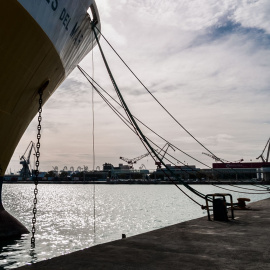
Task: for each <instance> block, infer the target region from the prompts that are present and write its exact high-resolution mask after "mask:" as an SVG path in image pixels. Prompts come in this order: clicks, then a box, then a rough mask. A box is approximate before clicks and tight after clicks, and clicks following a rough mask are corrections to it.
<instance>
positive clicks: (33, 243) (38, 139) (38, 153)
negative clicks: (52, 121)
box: [31, 89, 43, 248]
mask: <svg viewBox="0 0 270 270" xmlns="http://www.w3.org/2000/svg"><path fill="white" fill-rule="evenodd" d="M42 94H43V89H42V90H39V108H38V125H37V130H38V133H37V144H36V170H35V177H34V183H35V189H34V200H33V203H34V207H33V218H32V237H31V248H35V240H36V239H35V232H36V227H35V224H36V214H37V194H38V188H37V186H38V175H39V158H40V151H39V149H40V139H41V134H40V132H41V120H42V117H41V113H42Z"/></svg>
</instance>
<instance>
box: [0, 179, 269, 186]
mask: <svg viewBox="0 0 270 270" xmlns="http://www.w3.org/2000/svg"><path fill="white" fill-rule="evenodd" d="M3 184H34V181H31V180H28V181H22V180H20V181H7V180H4V181H3ZM38 184H70V185H78V184H85V185H86V184H90V185H93V184H95V185H174V184H177V185H182V183H180V182H178V181H174V182H173V183H172V182H168V181H156V182H155V181H143V180H119V181H109V182H108V181H102V180H100V181H70V180H62V181H61V180H58V181H53V180H41V181H39V183H38ZM186 184H190V185H213V184H214V185H270V182H269V181H267V182H254V181H205V182H186Z"/></svg>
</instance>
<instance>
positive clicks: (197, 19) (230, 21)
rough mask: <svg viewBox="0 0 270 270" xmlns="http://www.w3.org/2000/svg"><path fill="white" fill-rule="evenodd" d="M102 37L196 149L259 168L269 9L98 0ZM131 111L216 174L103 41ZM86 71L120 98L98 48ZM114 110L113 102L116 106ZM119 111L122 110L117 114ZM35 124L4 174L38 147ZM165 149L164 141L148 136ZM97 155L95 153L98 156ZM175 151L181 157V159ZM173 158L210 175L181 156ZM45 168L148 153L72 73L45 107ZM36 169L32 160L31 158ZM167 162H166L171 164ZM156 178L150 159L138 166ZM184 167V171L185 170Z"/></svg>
mask: <svg viewBox="0 0 270 270" xmlns="http://www.w3.org/2000/svg"><path fill="white" fill-rule="evenodd" d="M96 4H97V6H98V10H99V13H100V19H101V25H102V33H103V35H104V36H105V37H106V39H107V40H109V42H110V43H111V45H112V46H113V47H114V49H115V50H116V51H117V52H118V54H119V55H120V56H121V57H122V58H123V59H124V60H125V61H126V63H127V64H128V65H129V67H130V68H131V69H132V70H133V72H134V73H135V74H136V75H137V77H138V78H139V79H140V80H141V81H142V82H143V83H144V85H146V86H147V88H148V89H149V90H150V91H151V93H152V94H153V95H154V96H155V97H156V98H157V99H158V100H159V101H160V102H161V103H162V105H163V106H164V107H165V108H166V109H167V110H168V111H169V112H170V113H171V114H172V115H173V116H174V117H175V118H176V119H177V121H178V122H179V123H181V125H183V126H184V127H185V128H186V129H187V130H188V131H189V132H190V133H191V134H192V135H193V136H194V137H195V138H196V139H197V140H199V141H200V142H201V143H202V144H203V145H205V146H206V147H207V148H208V149H209V150H211V151H212V153H214V154H215V155H216V156H218V157H219V158H222V159H225V160H228V161H237V160H240V159H244V161H246V162H249V161H251V160H252V161H257V160H256V158H257V157H258V156H259V155H260V154H261V153H262V151H263V148H264V146H265V144H266V142H267V140H268V138H269V137H270V110H269V100H270V89H269V88H270V76H269V75H270V46H269V45H270V20H269V13H270V1H268V0H257V1H256V0H219V1H216V0H181V1H173V0H114V1H111V0H96ZM100 42H101V46H102V47H103V50H104V53H105V55H106V57H107V60H108V63H109V65H110V67H111V70H112V73H113V75H114V76H115V80H116V82H117V84H118V86H119V89H120V91H121V93H122V95H123V96H124V98H125V100H126V103H127V105H128V106H129V108H130V111H131V112H132V114H133V115H135V116H136V117H137V118H138V119H140V121H142V122H143V123H145V124H146V125H147V126H149V127H150V128H151V129H153V130H154V131H155V132H157V133H158V134H159V135H160V136H162V137H164V138H165V139H166V140H168V141H169V142H170V143H171V144H173V145H175V146H176V147H177V148H179V149H181V150H183V151H185V152H187V153H188V154H189V155H192V156H194V157H195V158H196V159H198V160H200V161H202V162H203V163H205V164H207V165H209V166H211V164H212V162H214V160H213V159H212V158H210V157H209V156H207V155H204V154H202V152H206V150H205V149H203V148H202V147H201V146H200V145H199V144H198V143H197V142H196V141H195V140H194V139H193V138H191V137H190V136H189V135H188V134H187V133H186V132H185V131H184V130H183V129H182V128H181V127H180V126H179V125H178V124H177V123H176V122H175V121H174V120H172V118H171V117H170V116H169V115H168V114H167V113H166V112H165V111H164V110H163V109H162V108H161V106H160V105H158V104H157V102H156V101H155V100H154V99H153V98H152V97H151V96H150V95H149V93H147V91H146V90H145V89H144V88H143V87H142V86H141V85H140V84H139V83H138V81H137V80H136V79H134V77H133V76H132V75H131V73H130V72H129V71H128V70H127V69H126V68H125V66H124V65H123V64H122V63H121V61H119V59H118V57H117V56H116V55H115V54H114V53H113V51H112V50H111V49H110V48H109V46H108V45H107V44H106V42H105V41H104V40H103V39H102V38H101V39H100ZM80 66H81V67H82V68H83V69H84V70H85V71H86V72H87V73H88V74H89V75H91V76H93V77H94V79H95V80H96V81H97V82H98V83H99V84H100V85H101V86H102V87H103V88H104V89H105V90H106V91H108V92H109V93H110V94H111V95H112V96H114V97H116V94H115V92H114V89H113V87H112V85H111V82H110V79H109V77H108V74H107V72H106V69H105V67H104V63H103V61H102V59H101V57H100V52H99V50H98V47H95V49H94V50H93V51H92V52H91V53H89V54H88V55H87V56H86V57H85V58H84V60H83V61H82V62H81V63H80ZM112 103H114V102H113V101H112ZM117 107H118V108H119V106H117ZM36 126H37V117H35V118H34V119H33V121H32V122H31V124H30V125H29V127H28V129H27V130H26V132H25V134H24V135H23V137H22V139H21V141H20V143H19V144H18V146H17V148H16V150H15V152H14V155H13V157H12V160H11V162H10V164H9V166H8V170H7V172H8V173H9V172H13V173H16V172H17V171H18V170H20V169H21V165H20V164H19V157H20V156H22V155H23V153H24V152H25V150H26V148H27V146H28V144H29V142H30V141H34V142H35V140H36V133H37V129H36ZM142 130H143V132H144V133H145V134H146V135H147V136H148V137H149V138H151V139H152V140H153V141H154V142H155V143H156V144H157V145H158V146H159V147H161V148H162V147H163V146H164V145H165V142H164V141H162V140H161V139H160V138H158V137H157V136H155V135H153V134H152V132H150V131H149V130H147V129H146V128H143V127H142ZM93 149H94V151H93ZM174 150H175V151H174ZM174 150H173V149H172V148H169V149H168V153H169V154H171V155H173V156H175V157H176V158H177V159H178V160H180V161H181V162H183V163H184V164H188V165H196V166H197V167H200V168H204V167H205V166H204V165H202V164H200V163H198V162H197V161H195V160H193V159H191V158H190V157H187V156H185V155H184V154H183V153H181V152H180V151H178V150H177V149H174ZM40 152H41V157H40V169H41V170H44V171H48V170H52V169H53V167H55V166H57V167H58V168H59V170H62V169H63V168H64V167H65V166H66V167H67V168H68V169H69V168H70V167H74V168H75V170H76V169H77V168H78V167H79V166H80V167H83V166H87V167H88V169H89V170H93V169H99V168H100V169H102V165H103V164H104V163H105V162H107V163H112V164H113V165H114V166H118V164H119V163H125V162H123V161H122V160H120V158H119V157H120V156H122V157H126V158H135V157H138V156H141V155H143V154H145V153H146V152H147V150H146V149H145V148H144V146H143V145H142V143H141V142H140V140H139V139H138V137H136V135H135V134H134V133H133V132H131V131H130V129H129V128H127V126H126V125H125V124H123V122H122V121H121V120H120V119H119V118H118V117H117V116H116V114H114V113H113V111H112V110H111V109H110V108H109V107H108V105H107V104H106V103H105V102H104V101H103V100H102V99H101V98H100V96H99V95H98V94H97V93H96V92H95V91H94V90H93V89H92V87H91V85H90V84H89V83H88V82H87V81H86V79H85V78H84V77H83V76H82V74H81V73H80V71H79V70H78V69H75V70H74V71H73V72H72V73H71V74H70V75H69V77H68V78H67V79H66V80H65V81H64V82H63V83H62V85H61V86H60V87H59V88H58V89H57V90H56V91H55V93H54V94H53V95H52V97H51V98H50V99H49V100H48V101H47V103H46V104H45V105H44V107H43V115H42V138H41V149H40ZM31 160H32V161H34V158H33V157H32V158H31ZM166 163H169V161H166ZM142 165H144V166H145V167H146V168H147V169H150V170H152V169H155V165H154V161H153V160H152V159H151V157H149V156H148V157H145V158H143V159H141V160H140V161H138V162H137V164H135V165H134V168H135V169H138V168H139V167H141V166H142ZM180 165H181V164H180Z"/></svg>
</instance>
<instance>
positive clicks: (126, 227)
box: [0, 184, 269, 269]
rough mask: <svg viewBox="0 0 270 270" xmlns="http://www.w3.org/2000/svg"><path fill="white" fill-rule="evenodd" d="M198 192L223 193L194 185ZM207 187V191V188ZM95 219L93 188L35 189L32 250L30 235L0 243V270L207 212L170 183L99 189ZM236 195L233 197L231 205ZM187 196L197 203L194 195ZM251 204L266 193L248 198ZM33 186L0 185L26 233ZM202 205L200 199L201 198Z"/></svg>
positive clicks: (43, 186)
mask: <svg viewBox="0 0 270 270" xmlns="http://www.w3.org/2000/svg"><path fill="white" fill-rule="evenodd" d="M196 188H197V189H199V191H200V192H202V193H205V194H206V193H213V192H222V191H221V190H218V189H217V188H215V187H212V186H211V187H209V186H203V185H202V186H199V185H198V186H196ZM209 188H210V189H209ZM95 189H96V192H95V219H94V202H93V186H92V185H42V184H40V185H39V193H38V205H37V210H38V211H37V223H36V235H35V237H36V248H35V249H34V250H32V251H31V250H30V238H31V234H28V235H23V236H22V237H21V238H20V239H18V240H14V241H11V242H5V243H4V242H1V244H0V251H1V255H0V258H1V260H0V269H1V267H2V269H10V268H15V267H18V266H21V265H25V264H30V263H33V262H36V261H41V260H45V259H48V258H52V257H54V256H59V255H62V254H66V253H70V252H73V251H76V250H80V249H84V248H86V247H90V246H93V245H96V244H100V243H105V242H108V241H112V240H116V239H121V237H122V234H126V235H127V237H129V236H132V235H136V234H139V233H143V232H146V231H150V230H154V229H158V228H161V227H164V226H168V225H171V224H175V223H179V222H182V221H186V220H190V219H193V218H197V217H201V216H205V215H206V212H205V211H202V210H201V209H200V207H198V206H197V205H196V204H194V203H193V202H191V201H190V200H189V199H188V198H187V197H185V196H184V195H183V194H182V193H181V192H179V190H177V189H176V188H175V187H174V186H172V185H97V186H96V187H95ZM238 195H239V194H238V193H237V192H235V193H234V194H233V196H234V201H236V198H237V197H238ZM190 196H191V197H193V198H195V199H198V198H196V197H195V195H194V194H190ZM249 197H250V198H251V200H252V201H256V200H259V199H262V198H267V197H269V195H252V196H249ZM32 202H33V186H32V185H28V184H25V185H15V184H13V185H4V186H3V203H4V206H5V208H6V210H7V211H9V213H10V214H12V215H14V216H15V217H16V218H18V219H19V220H20V221H21V222H22V223H23V224H24V225H25V226H26V227H27V228H28V229H31V226H32V225H31V220H32V207H33V205H32ZM200 203H201V204H203V203H204V202H203V200H200Z"/></svg>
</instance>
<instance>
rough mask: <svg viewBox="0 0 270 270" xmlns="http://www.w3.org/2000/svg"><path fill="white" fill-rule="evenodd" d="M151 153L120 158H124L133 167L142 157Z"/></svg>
mask: <svg viewBox="0 0 270 270" xmlns="http://www.w3.org/2000/svg"><path fill="white" fill-rule="evenodd" d="M148 155H149V153H146V154H144V155H141V156H138V157H135V158H132V159H130V158H125V157H120V159H122V160H124V161H125V162H127V164H130V165H131V168H133V164H136V163H137V161H139V160H141V159H142V158H144V157H147V156H148Z"/></svg>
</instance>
